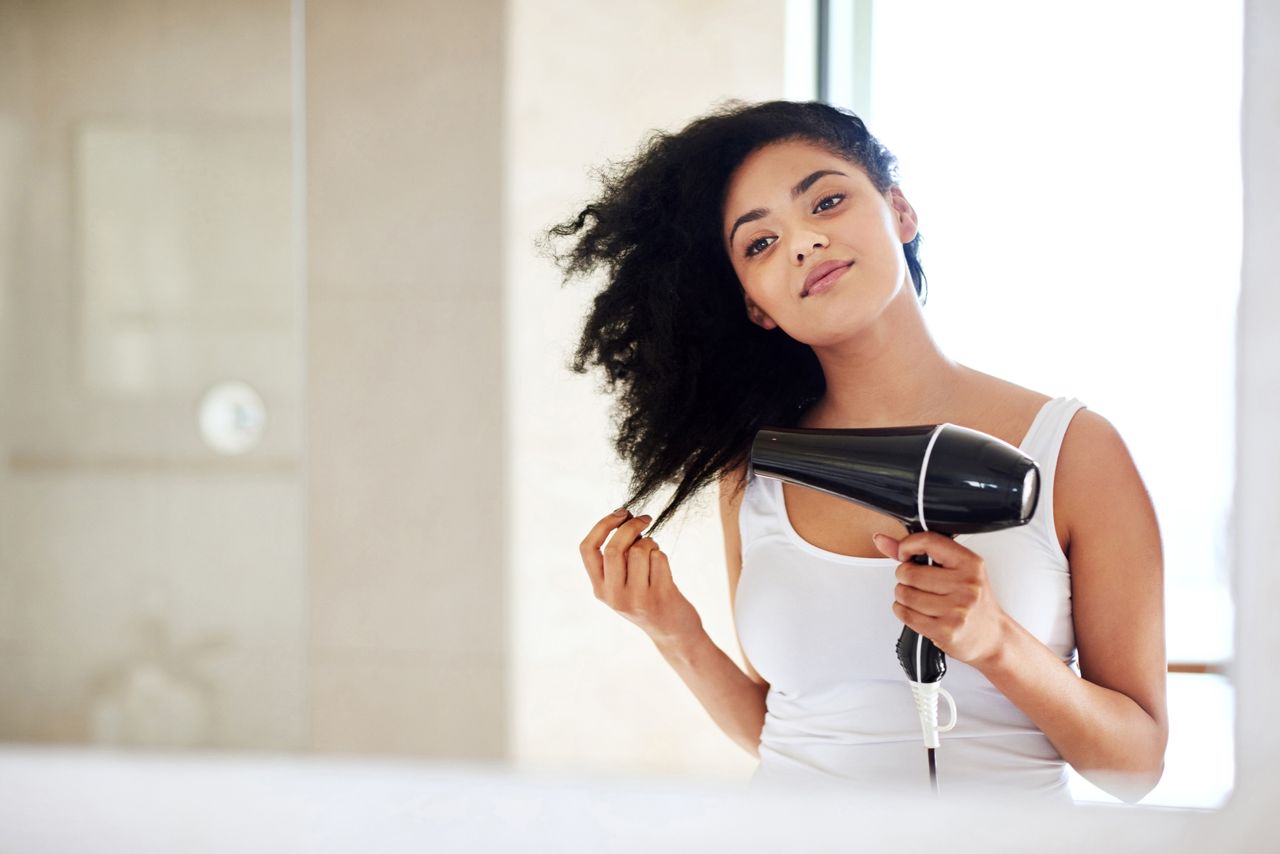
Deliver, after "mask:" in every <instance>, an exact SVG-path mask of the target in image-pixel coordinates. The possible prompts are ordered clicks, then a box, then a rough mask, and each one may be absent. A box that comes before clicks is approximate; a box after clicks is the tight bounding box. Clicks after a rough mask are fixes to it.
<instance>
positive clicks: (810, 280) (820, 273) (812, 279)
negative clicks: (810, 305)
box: [800, 261, 853, 297]
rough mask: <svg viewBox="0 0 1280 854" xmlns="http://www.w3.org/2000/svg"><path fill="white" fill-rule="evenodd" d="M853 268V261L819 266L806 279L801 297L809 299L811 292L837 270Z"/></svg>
mask: <svg viewBox="0 0 1280 854" xmlns="http://www.w3.org/2000/svg"><path fill="white" fill-rule="evenodd" d="M851 266H853V262H852V261H823V262H822V263H821V264H819V265H818V266H816V267H814V268H813V269H812V270H810V271H809V275H807V276H805V278H804V289H803V290H801V291H800V296H801V297H807V296H808V295H809V290H810V289H811V288H812V287H813V286H814V285H815V284H817V283H818V282H819V281H821V280H822V279H823V278H824V277H825V276H827V275H828V274H829V273H831V272H832V271H835V270H842V269H844V268H845V267H851Z"/></svg>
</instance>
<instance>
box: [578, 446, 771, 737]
mask: <svg viewBox="0 0 1280 854" xmlns="http://www.w3.org/2000/svg"><path fill="white" fill-rule="evenodd" d="M733 477H739V478H740V477H741V473H740V472H735V473H732V474H730V475H729V476H727V477H726V478H722V479H721V481H720V517H721V522H722V524H723V525H724V531H725V556H726V558H727V562H728V567H729V603H730V606H731V607H732V604H733V597H734V595H735V593H736V591H737V586H738V575H739V574H740V572H741V568H742V559H741V555H740V546H739V542H738V541H739V537H738V521H737V520H738V503H739V502H740V500H741V495H740V494H737V495H735V490H734V489H733V488H732V482H731V481H729V478H733ZM648 521H649V517H648V516H640V517H637V518H635V519H628V518H627V517H625V516H621V517H619V516H614V517H606V518H605V519H602V520H601V521H600V522H599V523H598V524H597V525H596V526H595V528H593V529H592V531H591V533H590V534H588V535H587V538H586V539H585V540H583V541H582V545H581V551H582V557H583V562H584V563H585V564H586V567H587V572H588V574H589V575H590V576H591V580H592V586H593V587H594V588H595V591H596V598H598V599H600V600H601V601H602V602H604V603H605V604H607V605H609V606H610V607H611V608H613V609H614V610H615V611H617V612H618V613H620V614H622V616H624V617H626V618H627V619H629V620H631V621H632V622H634V623H636V624H637V625H639V626H640V627H641V628H642V629H644V630H645V632H646V633H647V634H648V635H649V637H650V639H651V640H653V643H654V645H655V646H656V647H657V648H658V651H659V652H661V653H662V656H663V657H664V658H665V659H666V660H667V663H669V664H670V665H671V667H672V668H673V669H674V670H675V671H676V673H677V674H679V676H680V678H681V679H682V680H684V683H685V684H686V685H688V686H689V690H691V691H692V692H693V694H694V696H695V697H697V698H698V702H700V703H701V704H702V707H703V708H704V709H706V710H707V713H708V714H710V715H711V719H712V720H713V721H715V723H716V725H717V726H719V727H720V729H722V730H724V732H725V734H726V735H728V736H729V737H730V738H731V739H733V740H734V742H736V743H737V744H738V745H739V746H741V747H742V749H743V750H746V751H747V752H748V753H750V754H751V755H752V756H759V755H760V732H761V730H763V729H764V713H765V695H766V694H767V693H768V690H769V686H768V684H767V683H766V682H765V681H764V680H763V679H761V678H760V676H759V674H757V673H756V672H755V670H754V669H752V667H751V664H750V662H748V663H747V670H748V672H749V673H750V675H748V674H747V673H743V672H742V670H741V669H740V668H739V667H738V665H737V664H735V663H734V662H733V660H732V659H730V658H729V656H727V655H725V653H724V651H723V650H721V649H720V648H719V647H718V646H716V645H715V643H714V642H713V641H712V640H711V637H710V636H709V635H708V634H707V633H706V630H705V629H703V627H702V620H701V618H700V617H698V615H697V612H696V611H694V609H693V606H692V605H690V604H689V602H688V600H687V599H685V597H684V596H683V595H682V594H681V593H680V591H679V590H678V589H676V586H675V583H674V582H673V581H672V577H671V567H670V565H669V564H668V563H667V556H666V554H664V553H663V552H662V550H661V549H659V548H658V547H657V543H655V542H654V541H653V539H652V538H650V537H643V538H640V539H639V540H636V537H637V536H638V535H639V534H640V532H641V531H643V530H644V528H645V526H646V524H647V522H648ZM615 528H616V530H614V529H615ZM610 531H612V532H613V534H612V536H611V537H609V543H608V545H607V546H605V548H604V553H603V555H602V554H601V550H600V549H601V546H602V545H604V540H605V537H606V536H609V533H610ZM744 661H745V655H744Z"/></svg>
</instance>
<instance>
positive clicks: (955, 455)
mask: <svg viewBox="0 0 1280 854" xmlns="http://www.w3.org/2000/svg"><path fill="white" fill-rule="evenodd" d="M935 434H936V436H935ZM751 468H752V471H753V472H754V473H756V474H762V475H765V476H767V477H775V478H778V479H780V480H785V481H789V482H791V483H795V484H799V485H801V486H807V487H809V488H811V489H816V490H819V491H821V492H826V493H828V494H830V495H835V496H837V497H839V498H844V499H847V500H849V501H854V502H856V503H858V504H861V505H863V506H866V507H869V508H871V509H873V510H877V511H879V512H881V513H885V514H888V515H890V516H894V517H896V518H897V519H899V520H900V521H901V522H902V523H903V524H904V525H906V526H907V527H908V528H909V529H912V530H923V529H926V528H927V529H928V530H930V531H938V532H940V533H944V534H952V535H954V534H973V533H981V532H984V531H996V530H1000V529H1003V528H1012V527H1016V526H1018V525H1024V524H1026V523H1027V522H1029V521H1030V520H1031V517H1032V515H1033V514H1034V513H1035V508H1036V503H1037V501H1038V499H1039V493H1040V469H1039V467H1038V466H1037V465H1036V463H1035V461H1034V460H1032V459H1031V458H1030V457H1028V456H1026V455H1025V454H1023V453H1022V452H1021V451H1019V450H1018V449H1017V448H1015V447H1013V446H1012V445H1010V444H1009V443H1008V442H1004V441H1002V440H1000V439H997V438H995V437H994V436H989V435H987V434H986V433H982V432H980V431H977V430H971V429H969V428H967V427H959V426H957V425H955V424H949V423H948V424H937V425H933V424H931V425H920V426H910V427H875V428H849V429H789V428H776V429H764V430H760V431H758V432H757V433H756V438H755V441H754V442H753V443H752V446H751ZM921 478H923V480H924V489H923V493H921V489H920V483H921ZM922 498H923V518H921V516H922V514H921V499H922Z"/></svg>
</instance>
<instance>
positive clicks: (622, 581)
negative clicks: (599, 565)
mask: <svg viewBox="0 0 1280 854" xmlns="http://www.w3.org/2000/svg"><path fill="white" fill-rule="evenodd" d="M651 521H653V519H652V517H650V516H637V517H635V518H634V519H630V520H628V521H626V522H623V523H622V524H621V525H620V526H618V529H617V530H616V531H614V532H613V536H611V537H609V542H608V543H606V544H605V547H604V584H603V588H602V589H603V591H604V595H605V598H606V599H607V600H608V601H612V602H617V601H621V600H620V597H621V594H622V591H623V590H624V589H625V587H626V583H627V555H628V552H629V551H630V549H631V546H632V544H633V543H634V542H635V539H636V537H638V536H639V535H640V532H641V531H643V530H644V529H645V527H646V526H647V525H648V524H649V523H650V522H651ZM645 558H646V561H647V559H648V556H647V555H646V556H645ZM644 572H645V584H648V583H649V577H648V567H647V566H646V567H645V570H644Z"/></svg>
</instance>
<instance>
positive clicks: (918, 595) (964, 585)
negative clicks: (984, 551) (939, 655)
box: [874, 531, 1009, 666]
mask: <svg viewBox="0 0 1280 854" xmlns="http://www.w3.org/2000/svg"><path fill="white" fill-rule="evenodd" d="M874 540H875V544H876V548H878V549H880V551H881V552H883V553H884V554H885V555H886V556H887V557H891V558H895V559H897V560H900V561H903V563H902V564H900V565H899V566H898V569H897V577H898V586H897V587H895V588H894V603H893V613H894V615H895V616H896V617H897V618H898V619H899V620H901V621H902V622H903V623H905V624H906V625H907V626H908V627H910V628H912V629H914V630H915V631H916V632H918V633H920V634H922V635H924V636H925V637H927V638H928V639H929V640H931V641H933V643H934V645H935V646H937V647H938V649H940V650H942V651H943V652H945V653H946V654H947V655H949V656H950V657H952V658H954V659H955V660H956V661H963V662H965V663H967V664H972V665H974V666H978V664H980V663H981V662H982V661H984V660H986V659H988V658H990V657H992V656H994V655H995V654H996V653H997V652H999V650H1000V647H1001V644H1002V642H1003V638H1004V635H1005V626H1006V624H1007V621H1008V620H1009V615H1008V614H1006V613H1005V611H1004V609H1003V608H1001V607H1000V603H999V602H997V601H996V597H995V593H994V592H993V591H992V589H991V585H990V583H989V582H988V581H987V570H986V564H985V563H984V562H983V560H982V557H981V556H980V555H978V554H976V553H974V552H973V551H971V550H970V549H967V548H965V547H964V546H962V545H960V544H959V543H957V542H956V541H955V540H953V539H951V538H950V537H948V536H944V535H943V534H939V533H937V532H936V531H920V532H918V533H915V534H909V535H907V536H906V537H904V538H903V539H901V540H895V539H894V538H893V537H890V536H888V535H886V534H876V535H875V537H874ZM919 554H927V555H929V557H930V558H931V559H932V560H933V563H934V565H933V566H928V565H925V564H920V563H913V562H911V558H912V557H913V556H914V555H919Z"/></svg>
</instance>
